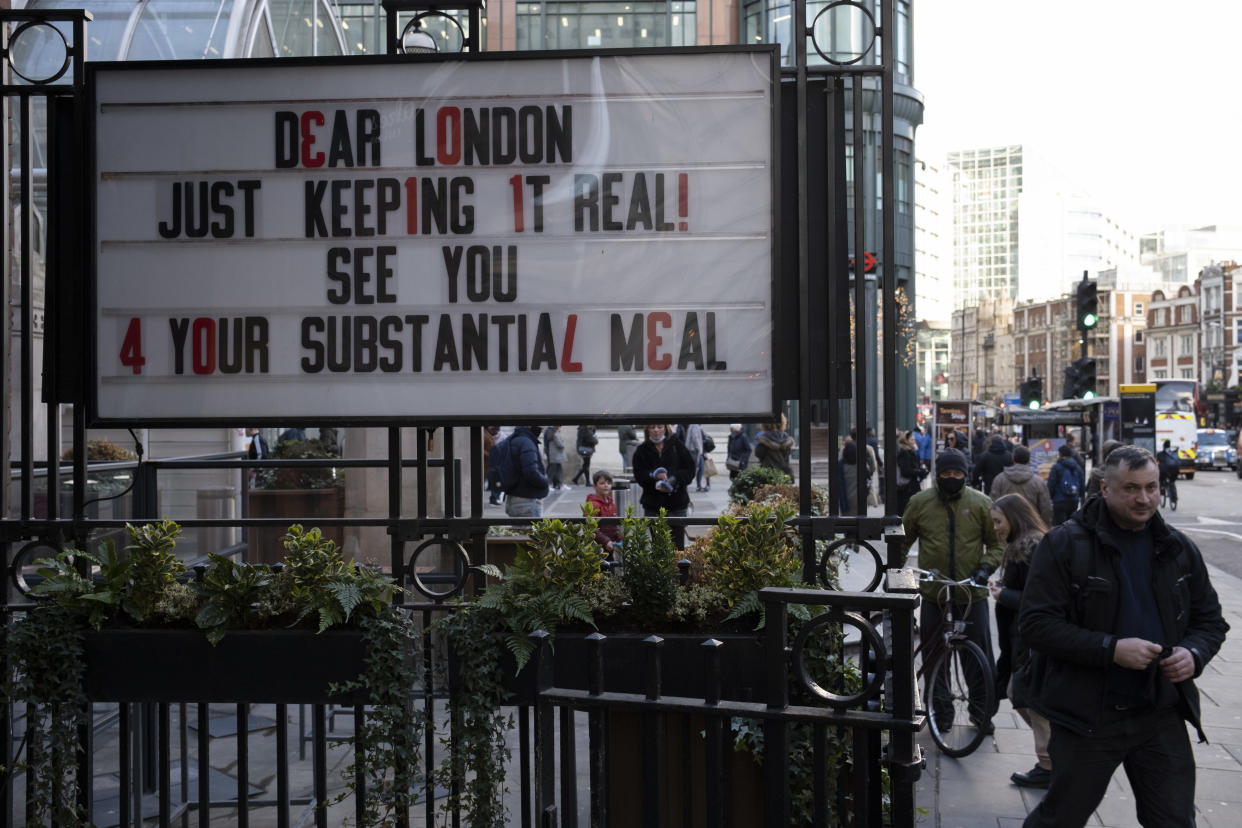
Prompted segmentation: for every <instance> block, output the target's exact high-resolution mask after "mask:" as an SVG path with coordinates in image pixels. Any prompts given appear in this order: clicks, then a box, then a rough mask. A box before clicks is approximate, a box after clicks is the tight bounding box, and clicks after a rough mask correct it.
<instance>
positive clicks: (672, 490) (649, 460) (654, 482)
mask: <svg viewBox="0 0 1242 828" xmlns="http://www.w3.org/2000/svg"><path fill="white" fill-rule="evenodd" d="M643 432H644V434H645V435H646V438H647V439H645V440H643V442H642V443H640V444H639V446H638V448H637V449H635V450H634V482H635V483H637V484H638V485H639V486H640V487H642V490H643V495H642V498H641V499H640V500H639V503H640V504H641V505H642V507H643V515H644V516H645V517H658V516H659V514H660V510H661V509H664V510H665V514H666V515H667V516H668V517H685V516H686V511H687V509H688V508H689V506H690V493H689V491H688V490H687V489H686V486H688V485H689V484H690V481H692V480H694V473H695V462H694V458H693V457H691V456H690V452H689V451H688V450H687V449H686V447H685V446H684V445H682V442H681V441H680V440H674V439H672V437H671V435H672V433H673V430H672V429H671V428H669V427H668V426H664V425H650V426H647V427H646V428H645V429H643ZM669 528H670V529H671V531H672V534H673V543H674V544H675V545H676V546H677V548H678V549H682V548H684V547H685V545H686V528H685V527H684V526H672V527H669Z"/></svg>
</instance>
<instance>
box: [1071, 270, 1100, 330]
mask: <svg viewBox="0 0 1242 828" xmlns="http://www.w3.org/2000/svg"><path fill="white" fill-rule="evenodd" d="M1077 291H1078V293H1077V297H1076V301H1075V305H1076V307H1077V313H1075V315H1074V318H1075V319H1077V320H1078V330H1080V331H1089V330H1091V329H1092V328H1094V327H1095V326H1096V325H1097V324H1099V321H1100V298H1099V294H1098V292H1097V289H1096V284H1095V282H1090V281H1087V280H1083V281H1081V282H1079V283H1078V288H1077Z"/></svg>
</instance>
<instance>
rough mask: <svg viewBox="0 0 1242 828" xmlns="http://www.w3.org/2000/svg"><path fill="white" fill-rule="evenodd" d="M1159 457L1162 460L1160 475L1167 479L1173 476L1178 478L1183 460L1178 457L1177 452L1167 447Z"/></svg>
mask: <svg viewBox="0 0 1242 828" xmlns="http://www.w3.org/2000/svg"><path fill="white" fill-rule="evenodd" d="M1158 459H1159V462H1160V476H1161V477H1163V478H1165V479H1172V478H1176V477H1177V475H1178V474H1180V473H1181V471H1182V464H1181V461H1180V460H1178V459H1177V454H1175V453H1174V452H1173V451H1172V450H1170V449H1165V450H1164V451H1162V452H1160V456H1159V458H1158Z"/></svg>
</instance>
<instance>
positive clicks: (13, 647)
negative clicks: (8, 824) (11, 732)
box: [5, 604, 88, 826]
mask: <svg viewBox="0 0 1242 828" xmlns="http://www.w3.org/2000/svg"><path fill="white" fill-rule="evenodd" d="M5 646H6V650H7V656H8V660H9V664H10V665H11V666H12V667H13V668H14V669H13V672H12V674H11V675H10V677H9V681H8V682H7V684H6V687H5V692H6V693H7V695H8V697H9V698H10V699H12V700H13V702H14V703H15V704H16V705H20V706H21V707H23V708H24V709H25V711H26V732H25V735H24V736H23V737H22V746H24V748H25V759H24V760H21V759H19V760H18V761H17V762H16V763H15V766H14V767H12V768H6V769H5V770H6V771H8V773H7V774H6V775H7V779H6V784H9V785H12V784H13V778H14V777H15V776H16V772H17V771H23V772H24V773H25V774H26V803H27V813H26V824H27V825H32V826H35V825H46V824H48V823H49V821H51V823H52V824H55V825H83V824H85V823H86V822H87V816H88V815H87V814H85V813H83V812H82V811H81V810H80V809H79V807H78V776H77V757H78V728H79V727H81V726H83V725H85V724H86V710H87V708H88V703H87V699H86V694H85V692H84V691H83V690H82V675H83V671H84V669H85V668H84V665H83V654H82V633H81V627H80V625H79V624H78V623H77V615H76V614H75V613H74V612H73V611H71V610H68V609H65V608H62V607H58V606H56V605H54V604H53V605H50V606H44V607H38V608H36V609H35V610H32V611H31V612H29V613H27V614H26V616H25V617H24V618H22V619H21V620H20V621H19V622H18V623H15V624H12V625H11V626H10V627H9V630H8V638H7V640H6V642H5ZM22 746H19V748H18V750H17V751H16V755H18V756H20V755H22Z"/></svg>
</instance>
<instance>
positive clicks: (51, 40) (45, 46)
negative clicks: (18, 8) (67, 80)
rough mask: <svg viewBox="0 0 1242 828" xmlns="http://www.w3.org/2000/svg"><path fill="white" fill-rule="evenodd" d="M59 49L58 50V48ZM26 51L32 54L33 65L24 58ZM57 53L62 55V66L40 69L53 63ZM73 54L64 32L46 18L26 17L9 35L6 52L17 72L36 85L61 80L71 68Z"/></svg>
mask: <svg viewBox="0 0 1242 828" xmlns="http://www.w3.org/2000/svg"><path fill="white" fill-rule="evenodd" d="M27 32H29V33H30V34H29V35H28V36H27V38H26V40H25V42H24V43H23V42H22V40H21V37H22V35H23V34H26V33H27ZM49 33H50V34H49ZM53 35H54V36H53ZM57 49H59V51H56V50H57ZM23 54H24V55H26V56H27V57H29V63H30V65H26V64H25V62H23V61H22V59H21V56H22V55H23ZM57 57H60V58H61V63H60V68H58V69H56V70H55V71H51V70H45V71H46V72H47V73H46V74H38V73H37V71H38V68H39V66H46V65H49V64H50V65H53V66H54V65H55V61H56V59H57ZM72 57H73V55H72V53H71V51H70V49H69V41H68V40H66V39H65V33H64V32H62V31H61V30H60V29H58V28H56V27H55V26H53V25H52V24H51V23H49V22H47V21H46V20H27V21H26V22H25V23H23V24H22V25H20V26H18V27H17V28H16V29H14V30H13V34H12V35H10V36H9V48H8V51H7V52H5V55H4V58H5V61H6V62H7V63H8V64H9V68H10V69H12V70H13V74H14V75H17V76H18V77H19V78H21V79H22V80H24V81H26V82H27V83H32V84H35V85H36V86H39V85H43V84H49V83H52V82H54V81H57V80H59V79H60V77H61V76H62V75H64V74H65V72H67V71H69V63H70V61H71V59H72ZM19 64H20V65H19ZM23 70H24V71H23Z"/></svg>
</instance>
